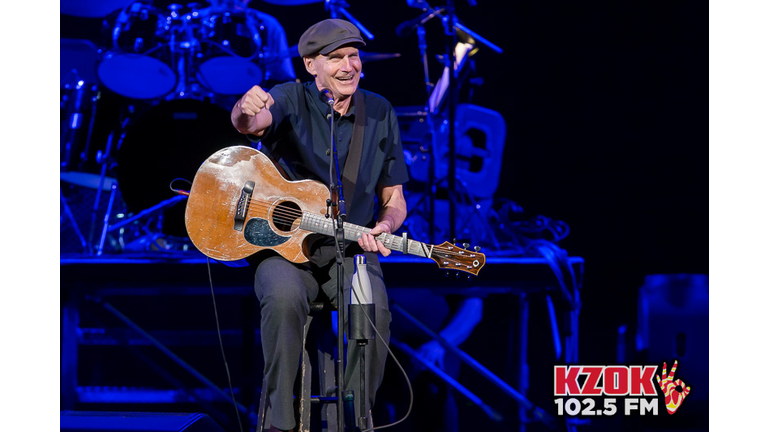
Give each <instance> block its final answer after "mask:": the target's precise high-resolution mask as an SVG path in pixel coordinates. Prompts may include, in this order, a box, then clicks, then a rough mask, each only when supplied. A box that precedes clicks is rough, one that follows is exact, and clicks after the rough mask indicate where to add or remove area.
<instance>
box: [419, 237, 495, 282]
mask: <svg viewBox="0 0 768 432" xmlns="http://www.w3.org/2000/svg"><path fill="white" fill-rule="evenodd" d="M467 247H469V245H467V244H466V243H465V244H464V247H463V248H462V247H459V246H457V245H455V244H452V243H449V242H444V243H443V244H439V245H435V246H434V248H433V249H432V256H431V257H430V258H432V259H433V260H434V261H435V262H436V263H437V266H438V267H440V268H442V269H446V270H458V271H463V272H467V273H470V274H472V275H475V276H477V274H478V273H479V272H480V269H481V268H483V266H484V265H485V255H483V254H481V253H480V248H479V247H477V248H475V250H473V251H472V250H468V249H466V248H467Z"/></svg>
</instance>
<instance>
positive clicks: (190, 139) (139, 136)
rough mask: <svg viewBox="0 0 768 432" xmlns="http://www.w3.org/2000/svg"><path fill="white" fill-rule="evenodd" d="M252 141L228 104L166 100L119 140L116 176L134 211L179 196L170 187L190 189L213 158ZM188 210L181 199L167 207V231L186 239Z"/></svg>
mask: <svg viewBox="0 0 768 432" xmlns="http://www.w3.org/2000/svg"><path fill="white" fill-rule="evenodd" d="M250 144H251V142H250V141H249V140H248V138H246V137H245V135H243V134H241V133H239V132H238V131H237V130H236V129H235V128H234V126H232V123H231V120H230V113H229V111H227V110H226V109H224V108H221V107H219V106H217V105H213V104H210V103H207V102H203V101H199V100H194V99H176V100H171V101H167V102H162V103H160V104H159V105H156V106H154V107H152V108H150V109H149V110H148V111H147V112H146V113H144V114H143V115H141V116H140V117H139V118H137V119H136V121H134V122H132V123H130V124H129V125H128V126H127V128H126V130H125V134H124V136H123V138H122V140H121V142H120V143H119V144H118V153H117V180H118V184H119V185H120V190H121V192H122V195H123V200H124V201H125V204H126V206H127V208H128V210H129V211H130V212H132V213H139V212H141V211H144V210H147V209H149V208H152V207H154V206H156V205H158V204H160V203H163V202H164V201H166V200H168V199H170V198H173V197H174V196H176V195H177V194H176V193H175V192H173V191H172V190H171V188H174V189H183V190H189V189H190V186H191V182H192V180H193V179H194V177H195V174H196V173H197V170H198V168H200V165H201V164H202V163H203V162H204V161H205V160H206V159H207V158H208V156H210V155H212V154H213V153H215V152H216V151H218V150H220V149H222V148H225V147H229V146H234V145H246V146H250ZM187 181H188V182H189V183H187ZM185 208H186V201H182V202H181V203H177V204H175V205H172V206H169V207H165V208H164V209H163V210H162V216H163V218H162V225H161V227H160V229H161V230H162V233H164V234H167V235H171V236H176V237H187V231H186V228H185V226H184V211H185Z"/></svg>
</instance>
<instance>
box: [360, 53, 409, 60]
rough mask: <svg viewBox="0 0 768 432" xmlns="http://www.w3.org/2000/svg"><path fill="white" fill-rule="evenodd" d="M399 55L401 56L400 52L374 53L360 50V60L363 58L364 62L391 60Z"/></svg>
mask: <svg viewBox="0 0 768 432" xmlns="http://www.w3.org/2000/svg"><path fill="white" fill-rule="evenodd" d="M398 57H400V53H372V52H365V51H360V60H362V61H363V63H365V62H372V61H379V60H389V59H393V58H398Z"/></svg>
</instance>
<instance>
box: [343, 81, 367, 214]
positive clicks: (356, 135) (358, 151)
mask: <svg viewBox="0 0 768 432" xmlns="http://www.w3.org/2000/svg"><path fill="white" fill-rule="evenodd" d="M352 98H353V99H352V102H354V104H355V123H354V125H353V126H352V140H351V141H350V142H349V153H347V160H346V162H344V174H343V175H342V178H341V186H342V188H344V201H345V202H346V205H347V208H351V207H352V198H353V197H354V196H355V185H356V184H357V173H358V172H359V171H360V160H361V159H362V157H363V137H365V102H363V92H361V91H360V89H357V91H356V92H355V94H353V95H352Z"/></svg>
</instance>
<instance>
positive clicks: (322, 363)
mask: <svg viewBox="0 0 768 432" xmlns="http://www.w3.org/2000/svg"><path fill="white" fill-rule="evenodd" d="M332 310H335V308H334V307H333V305H331V304H330V303H324V302H314V303H311V304H310V306H309V316H308V317H307V323H306V324H305V325H304V340H303V344H302V345H303V347H304V349H303V351H302V354H301V362H300V364H299V371H298V372H297V373H298V376H297V380H296V383H295V385H294V395H296V396H295V398H294V412H295V413H296V417H297V418H296V431H300V432H309V430H310V413H311V411H312V406H311V405H312V404H319V405H320V407H319V408H320V421H319V422H317V421H315V422H314V423H315V424H317V423H319V424H320V425H321V427H322V430H323V431H324V432H326V431H327V432H338V431H337V430H336V429H337V427H336V426H337V424H338V423H337V411H336V403H337V400H338V399H337V392H336V390H337V387H336V368H335V363H334V358H335V355H334V354H335V352H336V346H337V345H336V337H335V334H334V333H332V332H329V331H328V329H330V328H331V327H332V325H331V322H332V320H331V311H332ZM313 318H317V320H318V321H319V322H320V323H321V324H327V325H321V326H314V327H311V326H310V324H311V323H312V321H313ZM308 336H311V337H308ZM313 361H314V362H315V364H316V366H317V371H318V379H317V381H316V382H313V380H312V362H313ZM313 384H315V385H313ZM313 392H315V393H314V394H315V396H313V395H312V394H313ZM270 411H271V409H270V406H269V400H268V399H267V392H266V381H263V382H262V387H261V396H260V397H259V411H258V420H257V424H256V432H264V431H267V430H269V427H270V425H271V421H270Z"/></svg>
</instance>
